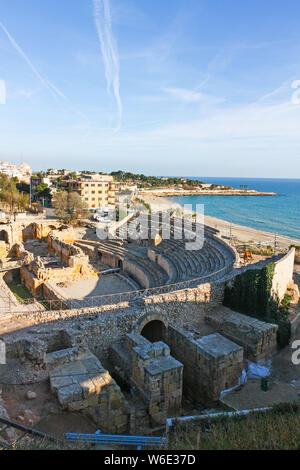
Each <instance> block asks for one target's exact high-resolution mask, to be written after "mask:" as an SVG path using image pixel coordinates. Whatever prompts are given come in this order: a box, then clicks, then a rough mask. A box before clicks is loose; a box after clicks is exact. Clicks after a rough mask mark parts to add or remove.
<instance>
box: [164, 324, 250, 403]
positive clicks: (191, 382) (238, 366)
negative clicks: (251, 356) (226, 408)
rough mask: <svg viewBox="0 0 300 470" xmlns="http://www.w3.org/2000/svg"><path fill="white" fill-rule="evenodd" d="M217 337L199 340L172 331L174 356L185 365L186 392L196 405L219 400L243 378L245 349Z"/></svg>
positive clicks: (169, 343) (171, 342)
mask: <svg viewBox="0 0 300 470" xmlns="http://www.w3.org/2000/svg"><path fill="white" fill-rule="evenodd" d="M215 336H216V335H210V336H206V337H204V338H201V339H200V340H197V341H196V340H194V339H193V336H192V335H191V334H189V333H187V332H186V331H184V330H182V329H179V328H176V327H173V326H169V328H168V338H167V343H168V345H169V346H170V348H171V354H172V356H173V357H175V358H176V359H177V360H179V361H180V362H182V364H183V365H184V369H183V390H184V393H185V394H186V395H187V396H188V397H190V398H191V399H192V400H194V401H196V402H199V401H201V399H202V400H203V399H204V400H206V399H208V400H211V401H217V400H219V397H220V393H221V392H222V391H223V390H226V389H229V388H231V387H234V386H235V385H237V384H238V379H239V377H240V376H241V375H242V370H243V349H242V348H241V347H239V346H237V345H236V344H234V343H232V342H231V341H228V340H226V339H225V338H223V337H222V336H221V335H218V337H215ZM210 342H213V347H212V348H211V347H210Z"/></svg>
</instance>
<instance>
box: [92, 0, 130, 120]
mask: <svg viewBox="0 0 300 470" xmlns="http://www.w3.org/2000/svg"><path fill="white" fill-rule="evenodd" d="M93 3H94V20H95V25H96V29H97V33H98V37H99V41H100V45H101V52H102V56H103V62H104V70H105V77H106V83H107V92H108V93H109V95H111V93H112V92H113V95H114V97H115V100H116V103H117V107H118V119H119V125H118V129H119V128H120V125H121V119H122V113H123V106H122V101H121V97H120V66H119V56H118V51H117V46H116V43H115V40H114V37H113V33H112V27H111V15H110V4H109V0H93Z"/></svg>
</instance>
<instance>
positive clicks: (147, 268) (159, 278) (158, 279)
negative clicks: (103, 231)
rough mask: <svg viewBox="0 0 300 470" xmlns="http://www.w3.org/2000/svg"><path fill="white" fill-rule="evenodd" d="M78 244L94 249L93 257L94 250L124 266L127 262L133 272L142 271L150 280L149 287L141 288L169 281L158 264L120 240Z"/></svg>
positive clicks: (81, 241) (83, 241)
mask: <svg viewBox="0 0 300 470" xmlns="http://www.w3.org/2000/svg"><path fill="white" fill-rule="evenodd" d="M76 244H78V246H80V247H81V248H83V247H84V246H86V247H87V248H86V249H87V250H89V249H91V248H92V250H93V255H95V251H94V250H96V252H97V253H101V254H102V255H103V254H106V255H108V256H110V257H112V258H113V259H115V260H117V261H121V262H122V266H123V265H124V264H125V263H124V262H125V261H127V263H129V264H130V265H131V266H133V270H134V267H136V268H137V270H141V271H142V272H143V273H144V275H145V276H146V278H147V279H148V282H147V286H144V285H141V287H156V286H161V285H164V284H166V282H167V280H168V277H167V274H166V272H165V271H164V270H163V269H162V268H161V267H160V266H158V265H157V264H156V263H153V262H152V261H150V260H149V259H148V258H147V256H146V254H145V253H144V254H143V252H141V253H140V254H139V253H137V252H135V251H134V250H133V249H130V247H129V246H127V245H126V244H123V242H120V241H118V240H106V241H99V242H87V241H86V240H80V241H77V242H76ZM113 267H114V266H113ZM125 272H126V270H125ZM129 275H130V276H132V277H133V278H134V276H133V275H132V273H129ZM134 280H136V281H138V282H139V279H138V278H134Z"/></svg>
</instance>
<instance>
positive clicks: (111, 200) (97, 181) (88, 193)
mask: <svg viewBox="0 0 300 470" xmlns="http://www.w3.org/2000/svg"><path fill="white" fill-rule="evenodd" d="M63 185H64V188H65V189H66V190H67V191H68V192H76V193H78V194H79V195H80V196H81V198H82V200H83V202H85V203H86V204H87V205H88V208H89V209H98V208H99V207H109V206H115V204H116V185H115V182H114V179H113V177H112V176H109V175H92V176H91V177H89V178H78V179H77V180H66V181H64V182H63Z"/></svg>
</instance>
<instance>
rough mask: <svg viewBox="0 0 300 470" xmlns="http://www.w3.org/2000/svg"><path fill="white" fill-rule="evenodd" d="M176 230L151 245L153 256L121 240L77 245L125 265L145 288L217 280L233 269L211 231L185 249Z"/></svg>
mask: <svg viewBox="0 0 300 470" xmlns="http://www.w3.org/2000/svg"><path fill="white" fill-rule="evenodd" d="M179 231H180V230H179ZM179 231H178V229H177V227H174V226H171V239H170V240H163V241H162V242H161V243H160V244H159V245H157V246H156V247H154V248H153V252H154V253H155V256H154V258H153V259H152V258H151V256H150V258H151V259H150V258H149V257H148V256H147V254H146V251H147V250H146V251H143V250H144V248H137V247H136V246H134V245H132V244H127V243H126V242H124V241H121V240H106V241H99V242H91V241H87V240H78V241H76V245H77V246H79V247H80V248H81V249H83V251H84V252H85V253H89V254H90V256H94V257H95V256H98V257H99V255H98V254H100V255H101V256H103V259H104V260H105V261H104V263H108V265H110V264H111V267H116V266H117V265H118V266H120V267H121V269H123V267H124V272H125V273H126V271H127V274H128V275H129V276H130V277H132V278H133V279H134V280H136V281H138V282H139V283H140V285H141V287H146V288H148V287H156V286H162V285H166V284H175V283H176V282H180V281H186V280H189V279H191V280H193V279H199V278H203V282H207V281H208V280H217V279H218V278H222V277H223V276H224V275H225V274H227V273H228V272H229V271H231V270H232V269H233V264H234V256H233V254H232V253H231V252H230V250H229V249H226V246H224V245H223V244H222V243H219V242H218V240H216V239H215V238H212V236H211V234H208V233H207V232H206V237H205V240H204V245H203V247H202V249H200V250H187V249H186V246H185V244H186V241H187V240H182V239H180V240H179V239H176V238H175V236H176V235H177V237H178V234H179ZM159 255H160V256H161V260H160V261H159V259H158V258H159ZM162 260H163V261H162ZM109 263H110V264H109ZM166 265H167V266H168V269H167V268H166ZM134 272H137V273H141V272H142V273H144V276H145V277H146V280H144V282H143V281H141V275H140V276H139V275H137V276H135V275H134ZM167 272H168V274H167ZM199 283H201V279H200V280H199Z"/></svg>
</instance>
